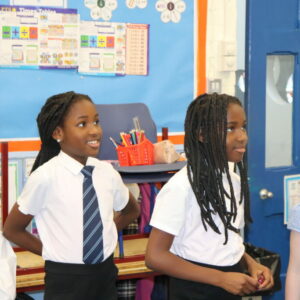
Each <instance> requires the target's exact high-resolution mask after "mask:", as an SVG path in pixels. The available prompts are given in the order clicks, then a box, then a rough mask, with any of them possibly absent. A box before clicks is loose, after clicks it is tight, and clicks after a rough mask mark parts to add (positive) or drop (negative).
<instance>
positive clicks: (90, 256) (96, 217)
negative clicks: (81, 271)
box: [81, 166, 103, 264]
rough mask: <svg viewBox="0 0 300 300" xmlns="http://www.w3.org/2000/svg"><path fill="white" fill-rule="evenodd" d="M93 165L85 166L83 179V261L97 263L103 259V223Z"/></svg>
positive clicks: (82, 171)
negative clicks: (93, 177) (93, 179)
mask: <svg viewBox="0 0 300 300" xmlns="http://www.w3.org/2000/svg"><path fill="white" fill-rule="evenodd" d="M93 169H94V167H93V166H85V167H84V168H83V169H82V170H81V173H82V174H83V175H84V180H83V261H84V263H85V264H96V263H99V262H101V261H102V260H103V235H102V231H103V225H102V221H101V216H100V211H99V206H98V199H97V195H96V191H95V189H94V186H93V181H92V173H93Z"/></svg>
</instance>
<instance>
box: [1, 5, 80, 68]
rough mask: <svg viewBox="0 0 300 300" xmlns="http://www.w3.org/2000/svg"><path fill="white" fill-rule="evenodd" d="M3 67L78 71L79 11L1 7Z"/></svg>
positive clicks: (31, 7) (32, 7)
mask: <svg viewBox="0 0 300 300" xmlns="http://www.w3.org/2000/svg"><path fill="white" fill-rule="evenodd" d="M0 28H1V36H0V67H13V68H33V69H34V68H36V69H56V68H77V66H78V51H79V49H78V48H79V47H78V43H79V42H78V41H79V33H78V31H79V15H78V14H77V10H76V9H62V8H50V7H34V6H26V7H25V6H24V7H21V6H6V5H1V6H0Z"/></svg>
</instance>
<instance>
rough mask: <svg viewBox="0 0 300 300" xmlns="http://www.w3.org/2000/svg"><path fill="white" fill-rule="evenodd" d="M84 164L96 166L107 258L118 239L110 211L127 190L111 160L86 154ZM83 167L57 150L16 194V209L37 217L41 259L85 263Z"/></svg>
mask: <svg viewBox="0 0 300 300" xmlns="http://www.w3.org/2000/svg"><path fill="white" fill-rule="evenodd" d="M86 165H92V166H94V171H93V176H92V180H93V185H94V188H95V190H96V193H97V197H98V203H99V209H100V214H101V219H102V222H103V243H104V260H105V259H106V258H107V257H109V256H110V255H111V254H112V253H113V252H114V249H115V247H116V244H117V229H116V226H115V223H114V221H113V217H114V213H113V211H114V210H115V211H119V210H122V209H123V208H124V207H125V206H126V204H127V202H128V199H129V192H128V189H127V187H126V186H125V185H124V184H123V182H122V179H121V177H120V175H119V173H118V172H116V171H115V170H114V168H113V167H112V166H111V164H109V163H107V162H104V161H100V160H98V159H96V158H88V160H87V163H86ZM82 168H83V165H82V164H80V163H79V162H78V161H76V160H74V159H73V158H71V157H70V156H68V155H67V154H65V153H64V152H62V151H61V152H60V153H59V155H58V156H56V157H54V158H52V159H51V160H49V161H48V162H46V163H45V164H43V165H42V166H40V167H39V168H38V169H36V170H35V171H34V172H33V173H32V174H31V175H30V176H29V178H28V181H27V183H26V185H25V187H24V189H23V191H22V193H21V195H20V197H19V198H18V200H17V202H18V204H19V210H20V211H21V212H22V213H24V214H30V215H33V216H34V218H35V221H36V225H37V229H38V232H39V236H40V239H41V241H42V243H43V250H42V256H43V258H44V259H45V260H51V261H55V262H64V263H79V264H80V263H83V261H82V248H83V247H82V243H83V200H82V198H83V197H82V194H83V193H82V192H83V179H84V176H83V174H82V173H81V169H82Z"/></svg>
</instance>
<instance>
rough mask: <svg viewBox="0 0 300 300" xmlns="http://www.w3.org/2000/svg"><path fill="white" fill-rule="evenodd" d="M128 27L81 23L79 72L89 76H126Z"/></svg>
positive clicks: (123, 25)
mask: <svg viewBox="0 0 300 300" xmlns="http://www.w3.org/2000/svg"><path fill="white" fill-rule="evenodd" d="M125 46H126V25H125V24H124V23H108V22H96V21H92V22H90V21H81V25H80V50H79V57H80V59H79V66H78V72H80V73H84V74H88V75H124V74H125V51H126V49H125Z"/></svg>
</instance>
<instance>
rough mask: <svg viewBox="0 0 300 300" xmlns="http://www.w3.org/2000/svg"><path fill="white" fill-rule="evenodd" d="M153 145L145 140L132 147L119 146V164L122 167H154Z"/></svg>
mask: <svg viewBox="0 0 300 300" xmlns="http://www.w3.org/2000/svg"><path fill="white" fill-rule="evenodd" d="M153 149H154V146H153V144H152V143H151V142H150V141H149V140H147V139H145V140H144V141H143V142H141V143H139V144H136V145H132V146H127V147H125V146H123V147H122V146H118V147H117V154H118V159H119V164H120V166H122V167H127V166H138V165H153V162H154V154H153Z"/></svg>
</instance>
